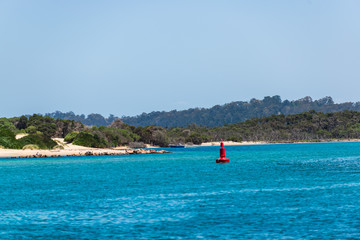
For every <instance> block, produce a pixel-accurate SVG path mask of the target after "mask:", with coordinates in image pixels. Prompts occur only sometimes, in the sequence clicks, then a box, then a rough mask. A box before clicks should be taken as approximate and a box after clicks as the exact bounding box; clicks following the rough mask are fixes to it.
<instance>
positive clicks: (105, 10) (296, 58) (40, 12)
mask: <svg viewBox="0 0 360 240" xmlns="http://www.w3.org/2000/svg"><path fill="white" fill-rule="evenodd" d="M359 12H360V1H358V0H354V1H351V0H338V1H332V0H326V1H325V0H292V1H289V0H283V1H277V0H272V1H268V0H263V1H260V0H248V1H241V0H217V1H212V0H188V1H187V0H171V1H165V0H163V1H161V0H159V1H157V0H151V1H149V0H143V1H138V0H131V1H121V0H115V1H111V0H107V1H100V0H97V1H91V0H77V1H70V0H64V1H48V0H44V1H42V0H34V1H28V0H23V1H18V0H0V81H1V84H0V86H1V92H0V100H1V108H0V116H6V117H11V116H19V115H22V114H32V113H47V112H53V111H56V110H60V111H63V112H65V111H74V112H75V113H77V114H82V113H84V114H89V113H101V114H103V115H105V116H108V115H109V114H110V113H112V114H114V115H117V116H122V115H130V116H133V115H137V114H141V113H142V112H151V111H159V110H166V111H167V110H173V109H178V110H182V109H187V108H190V107H211V106H213V105H216V104H224V103H228V102H231V101H248V100H250V99H251V98H258V99H262V98H263V97H264V96H272V95H280V96H281V97H282V99H283V100H285V99H289V100H295V99H298V98H301V97H304V96H311V97H312V98H313V99H318V98H321V97H324V96H332V97H333V99H334V101H335V102H345V101H353V102H357V101H360V14H359Z"/></svg>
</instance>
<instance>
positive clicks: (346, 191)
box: [0, 143, 360, 239]
mask: <svg viewBox="0 0 360 240" xmlns="http://www.w3.org/2000/svg"><path fill="white" fill-rule="evenodd" d="M171 151H172V153H171V154H152V155H131V156H90V157H71V158H70V157H69V158H44V159H26V160H22V159H19V160H13V159H0V192H1V194H0V239H359V238H360V143H312V144H278V145H258V146H233V147H231V146H228V147H226V156H227V157H228V158H230V163H228V164H216V163H215V159H216V158H217V157H218V155H219V147H202V148H186V149H171Z"/></svg>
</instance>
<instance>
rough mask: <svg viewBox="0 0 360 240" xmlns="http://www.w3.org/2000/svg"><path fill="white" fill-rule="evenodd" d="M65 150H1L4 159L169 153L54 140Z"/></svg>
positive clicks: (60, 139)
mask: <svg viewBox="0 0 360 240" xmlns="http://www.w3.org/2000/svg"><path fill="white" fill-rule="evenodd" d="M53 140H54V141H56V142H57V143H58V144H59V145H60V146H62V147H63V149H56V150H44V149H37V150H29V149H26V150H22V149H0V157H2V158H38V157H64V156H91V155H95V156H96V155H126V154H150V153H167V151H164V150H160V151H156V150H153V149H130V148H129V147H127V146H124V147H119V148H90V147H83V146H78V145H73V144H71V143H70V144H69V143H66V142H64V139H63V138H54V139H53Z"/></svg>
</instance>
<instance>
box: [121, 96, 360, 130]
mask: <svg viewBox="0 0 360 240" xmlns="http://www.w3.org/2000/svg"><path fill="white" fill-rule="evenodd" d="M310 110H315V111H317V112H323V113H328V112H338V111H344V110H354V111H360V102H357V103H352V102H347V103H340V104H336V103H334V101H333V100H332V98H331V97H324V98H322V99H319V100H315V101H313V100H312V99H311V97H305V98H302V99H299V100H296V101H288V100H285V101H282V100H281V98H280V96H273V97H265V98H264V99H263V100H257V99H251V100H250V102H241V101H238V102H232V103H228V104H225V105H221V106H220V105H216V106H214V107H212V108H193V109H188V110H184V111H176V110H174V111H170V112H151V113H148V114H146V113H143V114H141V115H139V116H136V117H123V118H122V120H123V121H124V122H125V123H127V124H130V125H134V126H146V125H157V126H162V127H176V126H183V127H185V126H188V125H190V124H193V123H194V124H197V125H201V126H208V127H215V126H224V125H226V124H234V123H238V122H244V121H246V120H248V119H252V118H261V117H267V116H271V115H278V114H284V115H289V114H297V113H302V112H307V111H310Z"/></svg>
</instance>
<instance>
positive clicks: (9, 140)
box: [0, 127, 19, 148]
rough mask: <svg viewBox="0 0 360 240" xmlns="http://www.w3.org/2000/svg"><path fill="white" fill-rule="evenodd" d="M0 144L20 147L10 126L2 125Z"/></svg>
mask: <svg viewBox="0 0 360 240" xmlns="http://www.w3.org/2000/svg"><path fill="white" fill-rule="evenodd" d="M0 145H1V146H3V147H4V148H19V146H18V144H17V141H16V139H15V134H14V133H13V132H12V131H11V130H10V129H8V128H4V127H0Z"/></svg>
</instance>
